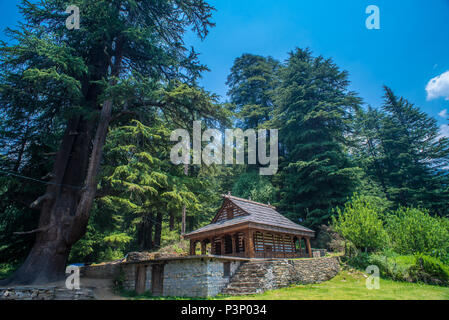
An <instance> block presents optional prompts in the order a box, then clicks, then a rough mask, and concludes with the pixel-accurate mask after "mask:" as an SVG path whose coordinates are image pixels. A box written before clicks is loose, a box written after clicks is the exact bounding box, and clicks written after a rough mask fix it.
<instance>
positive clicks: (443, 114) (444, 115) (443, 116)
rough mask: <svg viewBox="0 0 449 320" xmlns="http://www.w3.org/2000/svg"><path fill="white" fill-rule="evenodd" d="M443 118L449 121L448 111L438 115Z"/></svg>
mask: <svg viewBox="0 0 449 320" xmlns="http://www.w3.org/2000/svg"><path fill="white" fill-rule="evenodd" d="M438 115H439V116H440V117H441V118H444V119H447V118H449V113H447V109H444V110H443V111H441V112H440V113H439V114H438Z"/></svg>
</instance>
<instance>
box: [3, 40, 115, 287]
mask: <svg viewBox="0 0 449 320" xmlns="http://www.w3.org/2000/svg"><path fill="white" fill-rule="evenodd" d="M114 41H115V47H116V49H115V54H114V57H115V60H114V63H113V64H112V65H111V64H110V61H111V60H110V59H108V57H106V55H105V54H104V50H102V51H101V52H102V54H101V56H99V60H98V65H99V66H101V67H100V68H99V70H100V71H99V74H97V75H95V76H96V78H93V79H97V80H98V79H101V78H103V77H104V76H105V75H106V74H107V72H108V68H109V66H111V67H112V68H111V74H110V75H111V79H114V80H111V81H110V83H109V84H110V85H111V86H113V85H115V83H116V80H115V77H117V76H118V75H119V74H120V69H121V63H122V58H123V56H122V50H123V42H122V39H121V38H117V39H115V40H114ZM110 47H111V48H112V47H113V46H112V45H111V46H110ZM93 79H89V81H86V84H87V85H86V88H88V89H87V90H86V92H85V95H86V97H87V99H86V100H87V101H90V102H92V106H93V107H94V108H96V107H97V106H98V104H97V98H98V96H99V94H100V92H98V88H97V86H96V85H95V84H93V85H92V84H91V80H93ZM112 105H113V103H112V100H107V101H105V102H104V103H103V105H102V108H101V113H100V117H99V119H98V123H97V124H96V122H95V121H94V120H87V119H84V118H83V117H82V116H76V117H74V118H72V119H70V120H69V122H68V124H67V129H66V131H65V134H64V138H63V141H62V144H61V147H60V148H59V151H58V154H57V156H56V160H55V163H54V165H53V172H52V177H53V178H52V181H51V182H50V184H49V186H48V188H47V192H46V194H45V195H44V196H42V197H41V198H39V199H38V200H36V201H35V202H34V203H33V205H32V206H33V207H34V208H38V207H41V215H40V221H39V228H38V229H37V230H34V231H32V232H30V233H36V242H35V244H34V247H33V248H32V249H31V252H30V254H29V255H28V257H27V259H26V260H25V262H24V264H23V265H22V266H21V267H20V268H19V270H17V272H16V273H15V274H13V275H12V277H11V278H9V279H6V280H4V281H0V285H10V284H15V285H16V284H17V285H28V284H46V283H51V282H56V281H61V280H64V278H65V270H66V266H67V261H68V258H69V254H70V250H71V248H72V246H73V245H74V244H75V243H76V242H78V241H79V240H80V239H81V238H82V237H83V236H84V235H85V234H86V230H87V225H88V223H89V217H90V210H91V208H92V204H93V201H94V199H95V194H96V191H97V179H96V178H97V175H98V173H99V170H100V163H101V158H102V156H103V146H104V144H105V142H106V137H107V133H108V129H109V124H110V122H111V117H112ZM95 124H96V130H95V137H94V139H93V141H92V137H93V132H94V130H93V129H94V128H95ZM89 155H90V158H89Z"/></svg>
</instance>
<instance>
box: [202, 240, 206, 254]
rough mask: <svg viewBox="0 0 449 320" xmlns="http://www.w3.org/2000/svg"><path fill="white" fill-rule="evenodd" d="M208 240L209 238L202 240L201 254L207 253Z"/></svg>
mask: <svg viewBox="0 0 449 320" xmlns="http://www.w3.org/2000/svg"><path fill="white" fill-rule="evenodd" d="M206 241H207V240H203V241H201V254H202V255H203V256H205V255H206Z"/></svg>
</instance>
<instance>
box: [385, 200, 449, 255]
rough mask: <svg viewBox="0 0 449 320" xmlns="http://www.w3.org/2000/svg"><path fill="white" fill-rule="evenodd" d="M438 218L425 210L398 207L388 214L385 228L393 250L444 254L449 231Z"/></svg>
mask: <svg viewBox="0 0 449 320" xmlns="http://www.w3.org/2000/svg"><path fill="white" fill-rule="evenodd" d="M441 221H442V220H441V219H439V218H434V217H431V216H430V215H429V213H428V212H427V211H425V210H419V209H414V208H407V209H404V208H402V209H399V210H398V211H397V212H396V213H394V214H391V215H389V216H388V223H387V230H388V233H389V235H390V238H391V244H392V248H393V250H394V251H396V252H398V253H400V254H418V253H424V254H429V255H432V256H437V257H438V256H444V255H446V254H447V252H448V250H449V233H448V230H447V228H446V227H445V225H444V224H443V223H442V222H441Z"/></svg>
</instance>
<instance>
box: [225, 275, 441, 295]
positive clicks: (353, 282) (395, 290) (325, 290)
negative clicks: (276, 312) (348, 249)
mask: <svg viewBox="0 0 449 320" xmlns="http://www.w3.org/2000/svg"><path fill="white" fill-rule="evenodd" d="M219 298H221V299H229V300H234V299H235V300H449V288H444V287H437V286H429V285H421V284H414V283H405V282H395V281H391V280H384V279H381V281H380V290H368V289H367V288H366V279H365V277H364V276H363V275H362V274H359V273H349V272H347V271H343V272H341V273H340V274H339V275H338V276H337V277H335V278H334V279H332V280H331V281H328V282H325V283H321V284H315V285H299V286H292V287H290V288H285V289H280V290H274V291H268V292H265V293H264V294H260V295H256V296H246V297H219Z"/></svg>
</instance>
